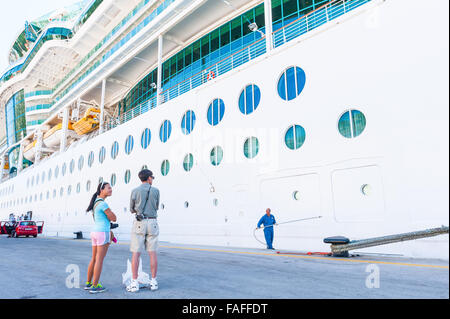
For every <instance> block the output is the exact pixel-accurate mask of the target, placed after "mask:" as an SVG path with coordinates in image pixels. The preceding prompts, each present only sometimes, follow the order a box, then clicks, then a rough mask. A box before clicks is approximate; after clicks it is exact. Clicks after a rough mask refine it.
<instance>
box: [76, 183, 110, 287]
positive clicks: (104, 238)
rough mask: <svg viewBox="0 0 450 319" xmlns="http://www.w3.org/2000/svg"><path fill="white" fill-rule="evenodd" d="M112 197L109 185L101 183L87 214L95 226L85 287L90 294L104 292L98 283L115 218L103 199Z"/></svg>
mask: <svg viewBox="0 0 450 319" xmlns="http://www.w3.org/2000/svg"><path fill="white" fill-rule="evenodd" d="M111 195H112V188H111V185H109V184H108V183H101V184H99V185H98V187H97V192H96V193H95V194H94V195H93V196H92V199H91V202H90V203H89V207H88V208H87V210H86V211H87V212H89V211H92V213H93V217H94V221H95V226H94V229H93V231H92V233H91V239H92V259H91V262H90V263H89V267H88V275H87V282H86V287H85V288H84V289H86V290H89V292H90V293H93V294H95V293H99V292H104V291H105V290H106V289H105V288H104V287H103V286H102V285H101V284H100V283H99V280H100V275H101V273H102V267H103V260H104V258H105V256H106V253H107V252H108V248H109V245H110V243H111V222H116V221H117V217H116V215H114V213H113V212H112V211H111V209H110V208H109V206H108V204H106V202H105V199H106V198H107V197H109V196H111Z"/></svg>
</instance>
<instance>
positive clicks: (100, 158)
mask: <svg viewBox="0 0 450 319" xmlns="http://www.w3.org/2000/svg"><path fill="white" fill-rule="evenodd" d="M105 155H106V149H105V147H103V146H102V148H101V149H100V151H99V153H98V161H99V162H100V164H101V163H103V162H104V160H105Z"/></svg>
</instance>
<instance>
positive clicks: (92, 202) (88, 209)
mask: <svg viewBox="0 0 450 319" xmlns="http://www.w3.org/2000/svg"><path fill="white" fill-rule="evenodd" d="M97 196H98V194H97V193H95V194H94V195H92V198H91V202H90V203H89V206H88V208H87V209H86V211H87V212H90V211H91V210H93V209H94V204H95V201H96V200H97Z"/></svg>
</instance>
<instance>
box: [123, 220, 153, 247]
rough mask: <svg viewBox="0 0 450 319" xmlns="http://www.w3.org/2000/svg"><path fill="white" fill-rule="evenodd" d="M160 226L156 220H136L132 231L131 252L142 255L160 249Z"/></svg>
mask: <svg viewBox="0 0 450 319" xmlns="http://www.w3.org/2000/svg"><path fill="white" fill-rule="evenodd" d="M158 236H159V226H158V222H157V220H156V219H144V220H142V221H140V222H138V221H137V220H135V221H134V222H133V228H132V229H131V244H130V251H131V252H132V253H141V252H142V251H143V250H144V248H145V250H146V251H148V252H150V251H156V250H157V249H158Z"/></svg>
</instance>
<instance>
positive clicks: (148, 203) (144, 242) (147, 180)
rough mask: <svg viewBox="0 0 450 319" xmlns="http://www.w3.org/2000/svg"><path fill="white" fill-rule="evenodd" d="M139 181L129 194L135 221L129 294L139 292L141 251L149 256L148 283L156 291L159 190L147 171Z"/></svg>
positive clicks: (141, 174) (132, 235)
mask: <svg viewBox="0 0 450 319" xmlns="http://www.w3.org/2000/svg"><path fill="white" fill-rule="evenodd" d="M139 179H140V180H141V181H142V184H141V185H140V186H139V187H137V188H135V189H134V190H133V191H132V192H131V198H130V211H131V213H132V214H136V220H135V221H134V222H133V228H132V230H131V244H130V251H131V252H132V253H133V258H132V262H131V268H132V272H133V279H132V281H131V284H130V285H129V286H128V287H127V291H129V292H137V291H139V283H138V281H137V278H138V269H139V259H140V257H141V253H142V251H143V250H144V248H145V250H146V251H147V252H148V254H149V255H150V268H151V273H152V280H151V282H150V288H151V290H157V289H158V282H157V280H156V273H157V268H158V260H157V254H156V250H157V248H158V236H159V226H158V222H157V217H158V208H159V190H158V189H157V188H156V187H154V186H153V185H152V184H153V180H154V179H155V178H154V177H153V173H152V172H151V171H149V170H143V171H141V172H140V173H139Z"/></svg>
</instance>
